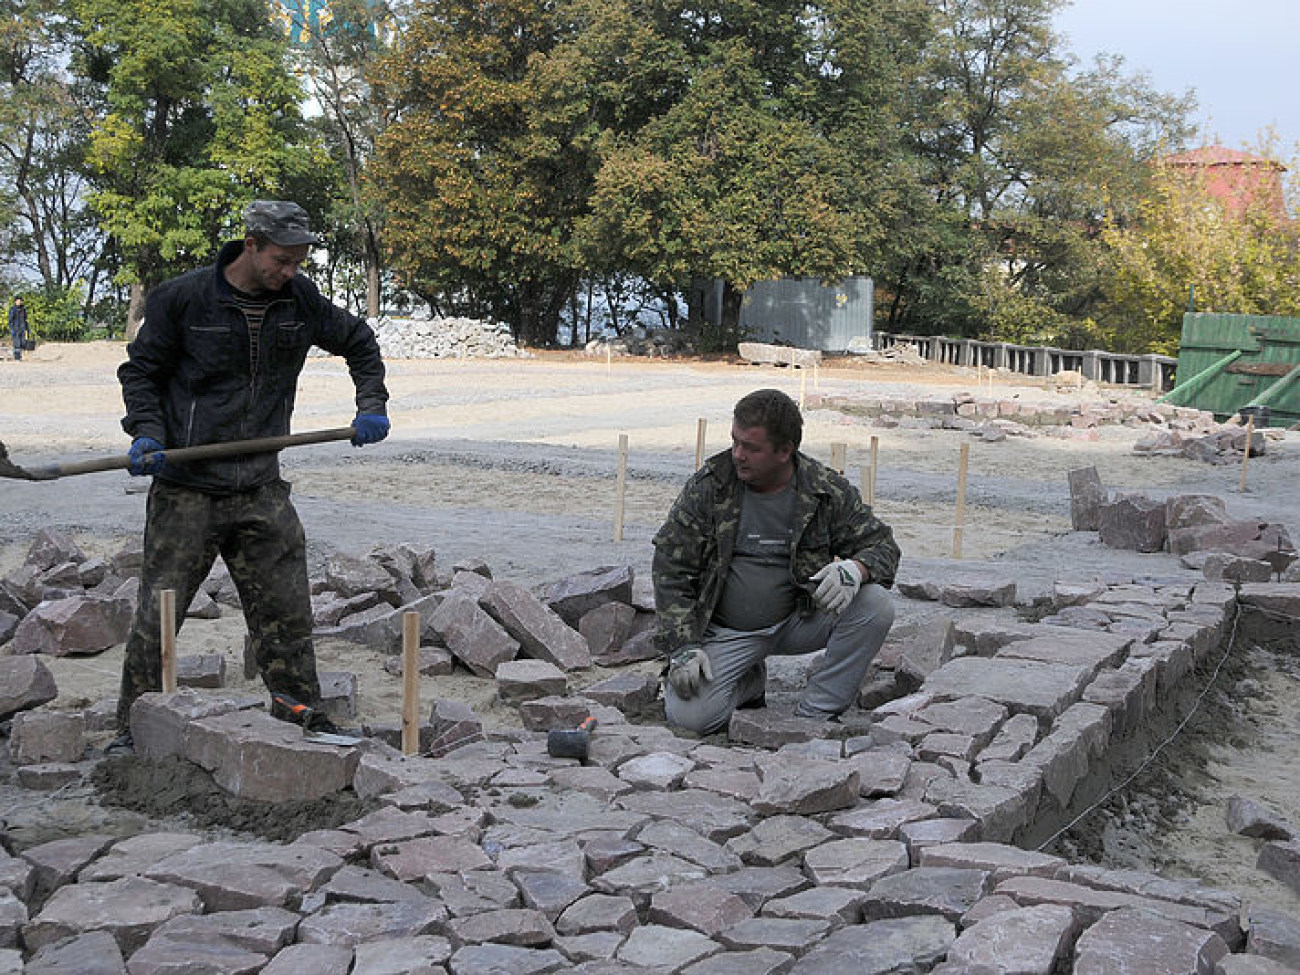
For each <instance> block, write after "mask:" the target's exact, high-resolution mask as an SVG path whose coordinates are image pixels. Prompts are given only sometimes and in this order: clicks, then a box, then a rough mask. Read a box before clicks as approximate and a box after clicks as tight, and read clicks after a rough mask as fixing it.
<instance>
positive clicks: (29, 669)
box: [0, 654, 59, 721]
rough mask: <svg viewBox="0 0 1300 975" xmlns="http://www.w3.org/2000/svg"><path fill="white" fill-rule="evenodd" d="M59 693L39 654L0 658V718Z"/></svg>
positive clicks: (24, 709)
mask: <svg viewBox="0 0 1300 975" xmlns="http://www.w3.org/2000/svg"><path fill="white" fill-rule="evenodd" d="M58 696H59V690H58V688H57V687H56V686H55V683H54V675H53V674H52V673H50V668H49V667H47V666H45V663H44V661H42V660H41V659H40V658H39V657H35V656H31V655H28V654H22V655H17V656H4V657H0V721H3V720H4V719H5V718H8V717H10V716H12V715H14V714H17V713H18V712H19V711H26V710H29V709H31V708H37V707H40V706H41V705H42V704H46V703H48V702H50V701H53V700H54V699H55V698H56V697H58Z"/></svg>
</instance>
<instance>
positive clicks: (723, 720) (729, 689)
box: [653, 389, 899, 734]
mask: <svg viewBox="0 0 1300 975" xmlns="http://www.w3.org/2000/svg"><path fill="white" fill-rule="evenodd" d="M802 435H803V418H802V416H800V414H799V407H798V406H797V405H796V404H795V402H794V401H793V400H792V399H791V398H790V397H789V396H787V395H786V394H785V393H782V392H780V391H778V390H775V389H761V390H758V391H756V392H753V393H750V394H749V395H748V396H746V397H744V398H743V399H742V400H740V402H738V403H737V404H736V406H735V409H734V411H733V414H732V425H731V449H730V450H729V451H725V452H723V453H719V454H716V455H715V456H713V457H711V458H709V460H708V462H707V463H706V464H705V465H704V466H703V467H702V468H701V469H700V470H699V471H697V472H696V473H695V474H694V476H692V477H691V479H690V480H689V481H688V482H687V484H686V486H685V487H684V488H683V489H682V492H681V494H680V495H679V496H678V498H677V500H676V501H675V502H674V503H673V507H672V510H671V511H670V512H669V514H668V518H667V520H666V521H665V522H664V524H663V526H662V527H661V528H660V529H659V531H658V533H656V535H655V538H654V548H655V552H654V562H653V577H654V589H655V607H656V612H657V617H658V619H657V622H658V634H657V637H658V640H659V641H660V645H661V647H662V649H663V651H664V653H665V655H666V656H667V658H668V669H667V681H666V686H665V688H664V704H665V710H666V713H667V717H668V723H669V724H670V725H672V726H673V727H676V728H680V729H683V730H687V731H693V732H696V733H699V734H711V733H713V732H716V731H720V730H722V729H724V728H726V726H727V723H728V722H729V721H730V719H731V714H732V712H733V711H735V710H736V708H742V707H756V706H760V705H761V704H762V703H763V702H764V689H765V685H766V681H767V666H766V660H767V658H768V657H770V656H772V655H774V654H782V655H785V654H804V653H812V652H814V651H817V650H821V649H822V648H823V647H824V648H825V650H826V656H825V662H824V665H823V666H822V668H821V669H820V670H819V671H818V672H817V673H816V674H815V675H814V676H813V677H812V678H811V680H809V682H808V684H807V686H806V687H805V688H804V689H803V692H802V695H801V697H800V700H799V704H798V707H797V709H796V713H797V714H798V715H800V716H802V717H806V718H812V719H815V720H824V721H833V720H836V719H837V718H838V717H839V715H840V714H842V713H843V712H844V711H845V710H847V709H848V707H849V706H850V705H852V704H853V703H854V700H855V699H856V697H857V694H858V690H859V688H860V687H861V685H862V681H863V678H864V677H865V675H866V672H867V668H868V666H870V664H871V660H872V658H873V657H875V655H876V653H877V651H878V650H879V649H880V646H881V644H882V643H884V641H885V637H886V635H887V634H888V633H889V628H890V626H891V625H892V623H893V621H894V607H893V603H892V601H891V599H890V596H889V593H888V592H887V591H886V590H887V589H888V588H889V587H890V586H892V585H893V582H894V574H895V572H896V571H897V568H898V560H899V549H898V545H897V544H896V543H895V542H894V535H893V532H892V531H891V530H890V528H889V527H888V526H887V525H885V524H884V523H883V522H882V521H880V520H879V519H878V518H876V517H875V515H874V514H872V512H871V509H870V508H869V507H868V506H867V505H866V504H864V503H863V501H862V498H861V496H860V495H859V493H858V491H857V490H856V489H855V488H854V487H853V486H852V485H851V484H849V482H848V481H847V480H845V478H844V477H843V476H842V475H840V474H838V473H836V472H835V471H833V470H831V469H830V468H828V467H826V466H825V465H824V464H821V463H819V462H817V461H816V460H813V459H812V458H811V457H808V456H807V455H805V454H802V453H800V452H799V444H800V442H801V439H802Z"/></svg>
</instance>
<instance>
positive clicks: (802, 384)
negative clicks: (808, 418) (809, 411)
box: [790, 353, 808, 413]
mask: <svg viewBox="0 0 1300 975" xmlns="http://www.w3.org/2000/svg"><path fill="white" fill-rule="evenodd" d="M790 365H791V368H793V367H794V354H793V353H791V355H790ZM807 391H808V373H807V371H806V370H803V369H800V370H799V412H800V413H802V412H803V403H804V395H805V393H807Z"/></svg>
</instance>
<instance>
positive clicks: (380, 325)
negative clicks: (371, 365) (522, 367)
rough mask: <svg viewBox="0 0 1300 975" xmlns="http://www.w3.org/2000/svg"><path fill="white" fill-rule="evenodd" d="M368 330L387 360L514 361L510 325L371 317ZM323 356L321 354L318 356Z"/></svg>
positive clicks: (426, 317)
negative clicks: (373, 334)
mask: <svg viewBox="0 0 1300 975" xmlns="http://www.w3.org/2000/svg"><path fill="white" fill-rule="evenodd" d="M370 327H371V328H372V329H373V330H374V333H375V338H376V339H378V340H379V348H380V350H381V351H382V352H383V354H384V357H385V358H388V359H518V358H526V357H527V356H528V353H527V352H525V351H523V350H522V349H520V348H519V347H518V346H517V345H515V339H514V335H513V334H512V333H511V331H510V326H508V325H500V324H493V323H491V322H485V321H480V320H479V319H476V318H455V317H452V318H435V317H433V316H429V315H423V316H412V317H409V318H400V317H399V318H394V317H387V316H386V317H384V318H372V319H371V320H370ZM322 354H324V353H322Z"/></svg>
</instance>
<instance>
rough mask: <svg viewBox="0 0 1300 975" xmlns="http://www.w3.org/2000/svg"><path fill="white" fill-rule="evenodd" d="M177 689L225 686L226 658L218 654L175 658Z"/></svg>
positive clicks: (187, 655)
mask: <svg viewBox="0 0 1300 975" xmlns="http://www.w3.org/2000/svg"><path fill="white" fill-rule="evenodd" d="M176 685H177V686H178V687H206V688H220V687H225V686H226V658H225V655H224V654H220V653H203V654H186V655H185V656H182V657H177V658H176Z"/></svg>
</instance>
